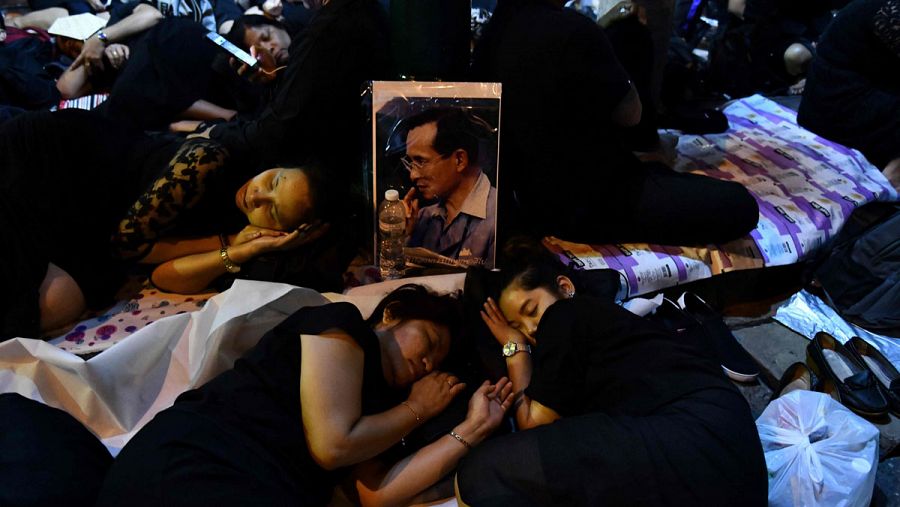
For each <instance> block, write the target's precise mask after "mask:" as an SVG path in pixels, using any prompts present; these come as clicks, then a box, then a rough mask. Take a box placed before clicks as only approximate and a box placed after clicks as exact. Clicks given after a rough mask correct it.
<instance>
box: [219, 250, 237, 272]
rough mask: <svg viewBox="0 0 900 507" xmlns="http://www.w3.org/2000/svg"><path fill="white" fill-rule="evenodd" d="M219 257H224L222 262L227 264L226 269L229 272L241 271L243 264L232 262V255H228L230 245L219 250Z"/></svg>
mask: <svg viewBox="0 0 900 507" xmlns="http://www.w3.org/2000/svg"><path fill="white" fill-rule="evenodd" d="M219 257H221V258H222V264H225V271H228V272H229V273H239V272H240V271H241V266H239V265H238V264H235V263H233V262H231V257H228V247H222V248H221V249H220V250H219Z"/></svg>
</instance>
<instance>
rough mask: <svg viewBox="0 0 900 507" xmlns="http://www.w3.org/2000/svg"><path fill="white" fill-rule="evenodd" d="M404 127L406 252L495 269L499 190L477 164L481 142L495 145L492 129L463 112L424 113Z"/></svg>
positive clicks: (445, 109) (439, 110)
mask: <svg viewBox="0 0 900 507" xmlns="http://www.w3.org/2000/svg"><path fill="white" fill-rule="evenodd" d="M402 125H403V130H404V131H405V132H406V141H405V155H404V156H403V157H402V158H401V159H400V160H401V163H402V164H403V168H404V169H406V171H407V173H408V175H409V181H410V182H411V185H412V188H410V190H409V191H408V192H407V193H406V196H405V197H404V202H405V203H406V206H407V209H408V210H409V223H408V228H407V230H408V232H409V241H408V244H407V246H410V247H422V248H426V249H428V250H431V251H432V252H435V253H437V254H439V255H442V256H445V257H449V258H451V259H456V260H459V261H460V262H461V264H463V265H484V266H486V267H489V268H490V267H493V262H494V249H495V237H496V211H497V189H496V187H495V185H494V184H492V183H491V178H489V177H488V175H487V174H485V172H484V171H483V170H482V167H481V163H480V160H481V158H480V155H481V151H482V148H483V146H484V144H485V142H493V143H496V140H495V139H493V136H494V132H493V129H492V127H491V126H490V125H489V124H487V123H486V122H485V121H484V120H482V119H481V118H479V117H478V116H476V115H474V114H473V113H472V112H470V111H468V110H467V109H465V108H461V107H435V108H431V109H426V110H424V111H422V112H419V113H417V114H415V115H413V116H410V117H408V118H406V119H404V120H403V122H402ZM495 178H496V177H495Z"/></svg>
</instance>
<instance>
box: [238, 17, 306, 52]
mask: <svg viewBox="0 0 900 507" xmlns="http://www.w3.org/2000/svg"><path fill="white" fill-rule="evenodd" d="M260 26H271V27H274V28H278V29H281V30H284V31H285V32H287V31H288V30H287V28H286V27H285V26H284V25H283V24H281V22H280V21H277V20H274V19H272V18H269V17H266V16H261V15H259V14H244V15H243V16H241V17H239V18H237V19H236V20H234V24H233V25H231V30H229V31H228V35H226V36H225V38H226V39H228V41H229V42H231V43H232V44H234V45H235V46H237V47H239V48H241V49H243V50H244V51H247V50H249V47H248V46H247V41H246V40H245V37H246V36H247V29H248V28H257V27H260ZM288 34H290V32H288Z"/></svg>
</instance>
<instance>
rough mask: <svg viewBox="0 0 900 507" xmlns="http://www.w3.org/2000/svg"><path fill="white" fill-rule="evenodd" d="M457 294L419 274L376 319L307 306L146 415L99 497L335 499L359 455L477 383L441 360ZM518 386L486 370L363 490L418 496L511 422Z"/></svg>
mask: <svg viewBox="0 0 900 507" xmlns="http://www.w3.org/2000/svg"><path fill="white" fill-rule="evenodd" d="M457 308H458V307H457V302H456V300H455V299H453V298H451V297H449V296H436V295H434V294H431V293H429V292H428V291H427V290H426V289H424V288H423V287H421V286H415V285H407V286H403V287H401V288H399V289H397V290H395V291H394V292H392V293H391V294H389V295H388V296H386V297H385V298H384V299H383V300H382V301H381V303H380V304H379V305H378V307H377V308H376V309H375V311H374V313H373V314H372V316H371V317H370V318H369V319H368V320H367V321H364V320H363V318H362V316H361V315H360V313H359V310H358V309H357V308H356V307H355V306H353V305H351V304H349V303H334V304H328V305H324V306H319V307H307V308H303V309H301V310H299V311H297V312H296V313H294V314H293V315H292V316H291V317H289V318H287V319H286V320H285V321H284V322H282V323H281V324H279V325H278V326H277V327H275V329H273V330H272V331H270V332H269V333H267V334H266V335H265V336H264V337H263V338H262V339H261V340H260V342H259V343H258V344H257V345H256V346H255V347H254V348H253V349H251V350H250V351H249V352H248V353H247V354H245V355H244V357H243V358H242V359H240V360H238V361H237V362H236V363H235V366H234V368H233V369H231V370H229V371H226V372H225V373H222V374H221V375H219V376H218V377H216V378H214V379H213V380H211V381H210V382H209V383H207V384H206V385H204V386H203V387H201V388H199V389H196V390H193V391H189V392H186V393H184V394H183V395H181V396H180V397H179V398H178V399H177V400H176V402H175V404H174V405H173V406H172V407H171V408H169V409H167V410H165V411H163V412H161V413H159V414H158V415H157V416H156V417H155V418H154V419H153V420H152V421H150V422H149V423H148V424H147V426H145V427H144V428H143V429H141V430H140V431H139V432H138V434H137V435H136V436H135V437H134V438H133V439H132V440H131V441H130V442H129V443H128V444H127V445H126V446H125V448H124V449H123V450H122V452H121V453H120V454H119V456H118V457H117V458H116V460H115V462H114V463H113V466H112V468H111V469H110V471H109V473H108V474H107V476H106V481H105V484H104V487H103V488H102V491H101V493H100V499H99V502H98V505H100V506H105V505H117V506H118V505H132V506H143V505H146V506H154V507H158V506H159V505H169V506H178V505H184V506H191V507H194V506H197V505H216V506H226V505H270V506H278V505H300V506H305V505H325V504H327V503H328V501H329V499H330V498H331V495H332V491H333V489H334V486H335V484H336V482H337V480H338V479H339V478H340V477H341V476H342V475H345V472H346V471H345V470H344V469H345V468H346V467H349V466H352V465H355V464H358V463H362V462H365V461H367V460H370V459H372V458H374V457H375V456H376V455H378V454H379V453H382V452H384V451H386V450H387V449H389V448H391V447H392V446H394V445H396V444H398V443H399V442H400V441H401V439H402V438H403V437H404V436H405V435H407V434H408V433H409V432H411V431H412V430H413V429H414V428H416V427H417V426H419V425H420V424H422V423H423V422H424V421H426V420H428V419H429V418H431V417H432V416H434V415H436V414H437V413H439V412H440V411H441V410H443V409H444V408H445V407H446V406H447V405H448V404H449V403H450V401H451V400H452V399H453V397H455V396H456V395H458V394H459V393H460V392H462V390H463V389H464V387H465V386H464V384H462V383H460V382H459V380H458V378H457V377H455V376H453V375H450V374H448V373H442V372H439V371H438V370H437V368H438V367H439V366H440V365H441V364H442V363H443V362H444V361H445V360H446V359H447V358H448V357H450V356H452V355H454V352H452V350H453V349H454V341H455V339H456V337H455V335H456V334H457V332H458V331H459V329H458V328H459V322H460V320H461V319H460V317H459V314H458V309H457ZM510 392H511V390H510V384H509V383H508V381H507V379H505V378H504V379H501V380H500V381H499V382H498V383H497V384H495V385H490V384H489V383H488V382H485V383H484V384H482V385H481V387H480V388H478V390H477V391H475V393H474V395H473V396H472V398H471V400H470V401H469V408H468V414H467V416H466V418H465V420H464V421H463V422H461V423H459V424H458V425H456V426H455V427H454V428H453V429H452V431H450V432H449V433H447V434H446V435H444V436H443V437H442V438H439V439H438V440H436V441H434V442H433V443H431V444H430V445H427V446H425V447H423V448H422V449H420V450H419V451H417V452H415V453H414V454H412V455H410V456H408V457H406V458H404V459H403V460H401V461H400V462H399V463H396V464H394V465H393V466H392V467H390V468H388V469H386V470H384V469H380V470H377V471H376V473H375V474H374V475H373V474H366V473H363V474H362V475H361V476H360V477H359V479H358V481H357V482H356V484H357V490H358V493H359V499H360V501H361V502H362V503H363V504H364V505H406V504H408V503H409V502H410V501H411V500H412V499H413V498H414V497H415V496H416V495H418V494H419V493H420V492H422V491H423V490H424V489H425V488H427V487H429V486H430V485H432V484H433V483H435V482H437V481H438V480H440V479H441V478H442V477H444V476H446V475H447V474H448V473H449V472H450V471H451V470H452V469H453V468H454V467H455V465H456V463H457V462H458V460H459V459H460V458H461V457H462V456H464V455H465V454H466V453H467V452H468V451H469V449H470V448H471V447H472V446H476V445H478V444H479V443H480V442H481V441H482V440H483V439H484V438H485V437H486V436H487V435H488V434H489V433H491V431H493V429H494V428H496V427H497V426H498V425H499V424H500V422H501V420H502V418H503V414H504V412H505V411H506V409H507V408H509V406H510V404H511V397H510ZM373 469H375V468H374V467H370V466H363V467H362V468H361V470H365V471H370V472H371V471H372V470H373Z"/></svg>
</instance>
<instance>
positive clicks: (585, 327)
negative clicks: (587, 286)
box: [456, 251, 767, 505]
mask: <svg viewBox="0 0 900 507" xmlns="http://www.w3.org/2000/svg"><path fill="white" fill-rule="evenodd" d="M504 269H505V270H506V272H505V273H504V278H505V282H504V283H503V284H502V287H503V289H502V291H501V294H500V297H499V299H498V300H497V301H494V300H493V299H488V301H487V302H486V303H485V304H484V311H483V313H482V318H483V319H484V321H485V322H486V323H487V325H488V327H489V328H490V330H491V332H492V334H493V335H494V337H495V338H496V340H497V343H498V345H499V346H502V347H503V355H504V357H505V360H506V366H507V371H508V373H509V378H510V381H511V382H512V384H513V392H514V394H513V395H514V396H515V397H516V401H515V402H514V406H515V419H516V422H517V424H518V426H519V428H520V429H522V430H527V431H519V432H516V433H513V434H511V435H507V436H503V437H500V438H497V439H494V440H492V441H490V442H487V443H485V445H484V446H482V447H481V448H479V449H477V450H476V451H475V452H474V453H473V454H472V455H470V456H469V457H468V458H467V459H466V460H465V461H464V462H463V463H462V464H461V466H460V470H459V473H458V474H457V477H456V481H457V488H458V495H459V499H460V500H461V503H462V504H468V505H765V503H766V494H767V480H766V467H765V462H764V460H763V453H762V447H761V445H760V442H759V437H758V435H757V433H756V427H755V425H754V424H753V419H752V417H751V415H750V410H749V407H748V406H747V403H746V401H745V400H744V399H743V397H742V396H741V394H740V393H739V392H738V391H737V390H736V389H735V388H734V386H732V385H731V384H730V383H729V382H728V380H727V379H726V378H725V377H724V376H723V375H722V372H721V370H720V369H719V368H718V366H717V365H716V364H714V363H713V361H712V360H711V359H710V358H707V357H706V355H705V354H704V353H703V351H702V350H701V349H700V348H699V347H697V346H695V344H694V343H693V342H689V341H687V340H685V339H678V338H677V337H675V336H674V335H672V334H669V333H668V332H666V331H664V330H663V329H662V328H660V327H657V326H656V325H655V324H653V323H651V322H650V321H647V320H645V319H643V318H641V317H638V316H636V315H634V314H632V313H630V312H628V311H627V310H625V309H623V308H621V307H620V306H618V305H616V304H614V303H612V302H607V301H603V300H598V299H594V298H591V297H589V296H585V295H583V294H578V295H576V294H577V288H578V287H576V285H575V282H574V281H573V279H572V277H571V276H567V275H570V273H567V272H566V271H565V270H564V269H563V267H562V266H561V265H560V264H559V263H558V262H557V261H556V260H555V259H554V258H552V257H551V256H550V255H549V254H548V253H547V252H546V251H545V252H543V253H531V254H529V255H527V256H526V257H524V258H519V259H513V260H511V261H510V262H507V263H506V264H504ZM499 349H500V347H498V353H499Z"/></svg>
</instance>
